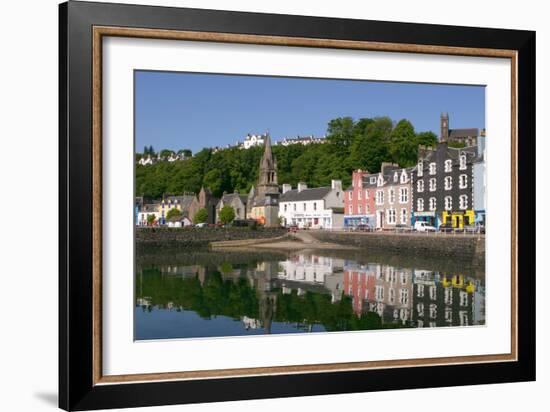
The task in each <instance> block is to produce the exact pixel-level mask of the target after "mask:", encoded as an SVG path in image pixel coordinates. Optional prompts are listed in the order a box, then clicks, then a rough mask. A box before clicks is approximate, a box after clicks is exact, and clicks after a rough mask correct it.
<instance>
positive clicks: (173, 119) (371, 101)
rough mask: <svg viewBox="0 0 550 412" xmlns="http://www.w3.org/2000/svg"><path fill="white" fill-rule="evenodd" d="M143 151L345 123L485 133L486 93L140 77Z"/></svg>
mask: <svg viewBox="0 0 550 412" xmlns="http://www.w3.org/2000/svg"><path fill="white" fill-rule="evenodd" d="M135 81H136V84H135V99H136V101H135V116H136V119H135V124H136V130H135V136H136V150H137V151H138V152H141V151H142V150H143V147H144V146H145V145H147V146H149V145H152V146H153V147H154V148H155V150H157V151H159V150H161V149H172V150H178V149H191V150H192V151H193V153H195V152H197V151H199V150H201V149H202V148H203V147H214V146H223V145H226V144H228V143H230V144H234V143H235V141H237V140H242V139H243V138H244V137H245V136H246V134H247V133H263V132H265V131H269V133H270V134H271V137H272V140H279V139H281V138H283V137H292V136H296V135H301V136H305V135H311V134H313V135H316V136H322V135H324V134H325V133H326V128H327V123H328V122H329V120H331V119H334V118H336V117H341V116H351V117H353V118H354V119H358V118H361V117H377V116H389V117H390V118H392V119H393V120H394V121H399V120H401V119H408V120H410V121H411V122H412V124H413V125H414V127H415V130H416V131H417V132H420V131H428V130H431V131H433V132H434V133H436V135H438V136H439V116H440V113H441V112H448V113H449V123H450V127H451V128H457V129H458V128H467V127H477V128H479V129H482V128H484V127H485V88H484V87H483V86H456V85H436V84H415V83H389V82H369V81H363V80H361V81H357V80H333V79H304V78H284V77H264V76H239V75H220V74H198V73H173V72H149V71H137V72H136V75H135Z"/></svg>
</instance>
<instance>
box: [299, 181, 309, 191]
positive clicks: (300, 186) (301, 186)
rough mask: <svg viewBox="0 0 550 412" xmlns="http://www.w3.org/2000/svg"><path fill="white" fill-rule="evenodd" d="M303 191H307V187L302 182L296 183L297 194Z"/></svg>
mask: <svg viewBox="0 0 550 412" xmlns="http://www.w3.org/2000/svg"><path fill="white" fill-rule="evenodd" d="M304 189H307V185H306V184H305V183H304V182H298V193H300V192H301V191H302V190H304Z"/></svg>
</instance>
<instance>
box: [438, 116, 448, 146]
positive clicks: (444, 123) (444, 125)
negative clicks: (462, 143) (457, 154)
mask: <svg viewBox="0 0 550 412" xmlns="http://www.w3.org/2000/svg"><path fill="white" fill-rule="evenodd" d="M440 122H441V135H440V136H439V141H440V142H446V141H447V140H448V139H449V113H441V120H440Z"/></svg>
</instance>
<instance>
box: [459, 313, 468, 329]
mask: <svg viewBox="0 0 550 412" xmlns="http://www.w3.org/2000/svg"><path fill="white" fill-rule="evenodd" d="M458 317H459V319H460V326H468V312H467V311H465V310H461V311H460V312H458Z"/></svg>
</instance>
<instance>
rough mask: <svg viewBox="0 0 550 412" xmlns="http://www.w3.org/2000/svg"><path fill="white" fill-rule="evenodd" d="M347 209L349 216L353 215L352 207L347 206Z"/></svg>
mask: <svg viewBox="0 0 550 412" xmlns="http://www.w3.org/2000/svg"><path fill="white" fill-rule="evenodd" d="M348 209H349V210H348V212H349V214H350V215H353V206H352V205H349V207H348Z"/></svg>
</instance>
